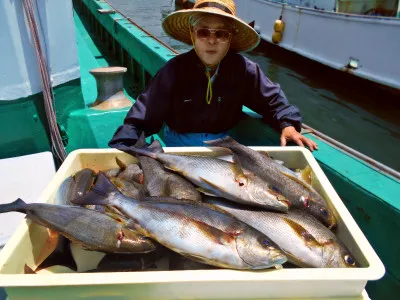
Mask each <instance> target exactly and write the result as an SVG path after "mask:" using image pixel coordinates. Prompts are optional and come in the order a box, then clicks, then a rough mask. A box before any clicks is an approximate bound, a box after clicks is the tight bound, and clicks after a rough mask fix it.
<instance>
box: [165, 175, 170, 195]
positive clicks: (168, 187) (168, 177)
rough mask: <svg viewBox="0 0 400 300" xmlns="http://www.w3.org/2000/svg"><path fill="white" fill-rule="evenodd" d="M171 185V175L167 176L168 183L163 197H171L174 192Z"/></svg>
mask: <svg viewBox="0 0 400 300" xmlns="http://www.w3.org/2000/svg"><path fill="white" fill-rule="evenodd" d="M170 184H171V179H170V175H167V180H166V182H165V184H164V187H163V195H165V196H170V195H171V193H172V191H171V187H170Z"/></svg>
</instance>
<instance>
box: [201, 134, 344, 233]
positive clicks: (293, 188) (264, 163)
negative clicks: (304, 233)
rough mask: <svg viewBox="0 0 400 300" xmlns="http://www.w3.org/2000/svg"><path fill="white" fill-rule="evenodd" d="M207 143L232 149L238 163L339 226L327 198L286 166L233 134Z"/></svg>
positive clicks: (296, 204)
mask: <svg viewBox="0 0 400 300" xmlns="http://www.w3.org/2000/svg"><path fill="white" fill-rule="evenodd" d="M205 143H206V144H208V145H210V146H217V147H224V148H228V149H229V150H231V151H232V153H233V160H234V161H235V162H236V163H238V164H240V165H241V166H242V167H243V168H246V169H248V170H250V171H252V172H254V173H255V174H257V175H258V176H260V177H261V178H262V179H264V180H265V181H267V182H268V183H269V184H270V185H271V186H273V188H274V189H275V190H277V192H279V193H280V194H282V195H283V196H285V197H286V198H287V199H288V200H289V201H290V202H291V204H292V205H293V206H294V207H297V208H299V209H302V210H304V211H306V212H308V213H310V214H312V215H313V216H314V217H315V218H317V219H318V220H320V221H321V222H323V223H324V224H325V225H326V226H328V227H329V228H333V227H335V226H336V218H335V216H334V215H333V212H332V211H331V210H330V209H329V208H328V205H327V203H326V201H325V199H324V198H322V197H321V195H319V194H318V193H317V192H316V191H315V190H314V188H313V187H312V186H311V185H309V184H308V183H306V182H305V181H303V180H301V179H298V178H297V176H295V175H293V174H294V173H293V172H292V171H291V170H289V169H287V168H286V167H285V166H283V165H281V164H278V163H276V162H275V161H274V160H273V159H271V158H268V157H267V156H266V155H264V154H262V153H259V152H257V151H255V150H253V149H251V148H249V147H247V146H244V145H242V144H240V143H238V142H237V141H235V140H234V139H232V138H231V137H226V138H223V139H217V140H213V141H206V142H205Z"/></svg>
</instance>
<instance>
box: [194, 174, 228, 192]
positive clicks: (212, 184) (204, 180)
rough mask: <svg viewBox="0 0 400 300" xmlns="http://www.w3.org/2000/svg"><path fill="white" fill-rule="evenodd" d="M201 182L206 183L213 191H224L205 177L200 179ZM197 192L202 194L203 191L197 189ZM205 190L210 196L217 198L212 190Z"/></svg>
mask: <svg viewBox="0 0 400 300" xmlns="http://www.w3.org/2000/svg"><path fill="white" fill-rule="evenodd" d="M200 180H201V181H203V182H204V183H206V184H207V185H208V186H210V187H211V188H213V189H216V190H222V189H221V188H220V187H219V186H218V185H216V184H214V183H212V182H211V181H208V180H207V179H205V178H203V177H200ZM197 190H198V191H199V192H201V190H199V189H197ZM203 190H204V191H206V192H208V194H209V195H211V196H215V194H214V193H213V192H212V190H207V189H204V188H203ZM210 192H211V194H210ZM202 193H203V192H202ZM204 194H205V193H204Z"/></svg>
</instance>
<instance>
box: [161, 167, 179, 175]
mask: <svg viewBox="0 0 400 300" xmlns="http://www.w3.org/2000/svg"><path fill="white" fill-rule="evenodd" d="M164 168H166V169H168V170H171V171H173V172H175V173H178V174H181V175H183V172H182V170H179V169H176V168H174V167H172V166H164Z"/></svg>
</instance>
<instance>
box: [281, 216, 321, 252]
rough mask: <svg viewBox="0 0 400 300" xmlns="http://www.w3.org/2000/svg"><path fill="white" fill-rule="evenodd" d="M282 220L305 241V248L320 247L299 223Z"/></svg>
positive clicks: (286, 219)
mask: <svg viewBox="0 0 400 300" xmlns="http://www.w3.org/2000/svg"><path fill="white" fill-rule="evenodd" d="M283 220H284V221H285V222H286V223H287V224H288V225H289V226H290V227H291V228H292V229H293V230H294V231H295V232H296V233H297V234H298V235H299V236H300V237H301V238H302V239H303V240H304V241H305V243H306V245H307V246H309V247H311V246H322V244H321V243H320V242H318V241H317V240H316V239H315V237H314V236H313V235H312V234H311V233H310V232H308V231H307V229H305V228H304V227H303V226H301V225H300V224H299V223H297V222H295V221H293V220H291V219H288V218H283Z"/></svg>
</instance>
